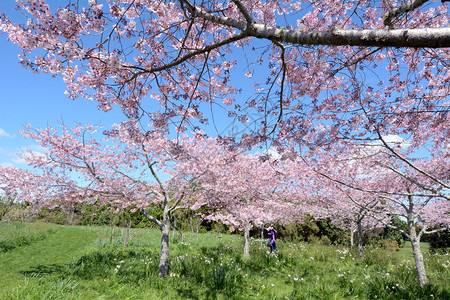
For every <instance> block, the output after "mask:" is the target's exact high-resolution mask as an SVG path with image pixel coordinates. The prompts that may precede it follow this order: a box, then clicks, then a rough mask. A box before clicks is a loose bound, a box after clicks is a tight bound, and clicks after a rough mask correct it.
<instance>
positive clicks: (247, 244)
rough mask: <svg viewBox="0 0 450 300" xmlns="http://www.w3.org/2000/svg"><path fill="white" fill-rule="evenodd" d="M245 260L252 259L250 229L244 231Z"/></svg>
mask: <svg viewBox="0 0 450 300" xmlns="http://www.w3.org/2000/svg"><path fill="white" fill-rule="evenodd" d="M244 258H250V228H248V229H245V231H244Z"/></svg>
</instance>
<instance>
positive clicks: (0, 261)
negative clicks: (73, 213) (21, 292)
mask: <svg viewBox="0 0 450 300" xmlns="http://www.w3.org/2000/svg"><path fill="white" fill-rule="evenodd" d="M27 225H29V226H30V227H31V230H30V231H32V230H33V229H32V228H33V226H32V225H31V224H27ZM41 225H42V226H41V227H40V228H38V229H36V230H42V231H50V232H48V233H47V235H46V237H45V238H44V239H42V240H39V241H35V242H32V243H30V244H29V245H25V246H21V247H18V248H16V249H13V250H11V251H8V252H4V253H0V291H4V290H6V289H8V288H11V287H13V286H15V285H17V284H18V283H19V282H21V281H22V280H23V279H24V278H26V277H29V276H30V274H32V273H52V272H53V271H55V270H57V269H58V268H60V267H62V266H63V265H64V264H67V263H68V262H70V261H76V260H77V259H79V258H80V257H81V256H82V255H83V254H84V253H85V252H86V250H87V248H89V247H91V246H92V244H93V242H94V241H95V240H96V239H98V237H99V232H100V231H99V228H89V227H69V226H56V225H50V224H48V225H47V224H45V225H44V224H41ZM25 226H26V225H25ZM38 227H39V226H38ZM48 227H51V230H49V229H48ZM0 233H1V234H5V233H4V232H1V231H0ZM0 295H1V294H0Z"/></svg>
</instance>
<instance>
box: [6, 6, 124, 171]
mask: <svg viewBox="0 0 450 300" xmlns="http://www.w3.org/2000/svg"><path fill="white" fill-rule="evenodd" d="M14 5H15V3H14V1H11V0H6V1H1V3H0V11H4V12H6V13H11V12H12V13H13V14H16V12H15V11H14V10H13V7H14ZM19 53H20V48H19V47H18V46H16V45H14V44H12V43H11V42H9V41H7V35H6V34H3V33H2V34H0V91H1V93H0V165H7V166H11V165H14V166H17V167H24V166H25V165H24V164H22V163H21V160H19V158H18V156H17V154H18V153H19V152H20V151H21V149H32V150H35V151H42V149H40V148H39V147H38V144H37V143H36V142H34V141H32V140H28V139H24V138H23V137H22V135H21V134H20V133H19V132H17V130H20V129H23V128H24V125H25V124H26V123H30V124H31V125H32V126H33V127H46V126H47V125H52V126H55V125H56V124H57V121H63V122H64V123H65V124H67V125H71V124H73V122H74V121H78V122H80V123H97V122H99V121H100V122H101V123H102V124H103V125H105V126H107V125H109V124H112V123H114V122H118V121H119V120H120V119H121V118H122V116H121V113H120V111H117V110H116V111H112V112H109V113H104V112H101V111H99V110H98V109H97V104H96V103H94V102H92V101H87V100H84V99H79V100H75V101H73V100H69V99H68V97H67V96H66V95H65V94H64V91H65V84H64V82H63V81H62V79H61V78H52V77H51V76H50V75H48V74H43V73H41V74H35V73H33V72H32V71H31V70H26V69H25V68H23V67H22V66H21V65H20V64H19V60H18V58H17V55H18V54H19Z"/></svg>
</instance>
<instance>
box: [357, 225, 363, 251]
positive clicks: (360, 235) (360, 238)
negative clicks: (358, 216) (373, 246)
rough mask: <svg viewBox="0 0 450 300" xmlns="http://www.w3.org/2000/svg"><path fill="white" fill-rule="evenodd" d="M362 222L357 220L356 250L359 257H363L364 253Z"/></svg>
mask: <svg viewBox="0 0 450 300" xmlns="http://www.w3.org/2000/svg"><path fill="white" fill-rule="evenodd" d="M361 223H362V222H361V221H360V220H358V252H359V259H363V257H364V253H363V231H362V224H361Z"/></svg>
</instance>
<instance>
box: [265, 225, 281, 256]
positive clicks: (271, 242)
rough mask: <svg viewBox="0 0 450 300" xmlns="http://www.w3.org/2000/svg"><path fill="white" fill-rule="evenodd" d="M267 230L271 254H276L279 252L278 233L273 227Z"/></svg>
mask: <svg viewBox="0 0 450 300" xmlns="http://www.w3.org/2000/svg"><path fill="white" fill-rule="evenodd" d="M266 230H267V234H268V236H269V242H268V243H267V246H268V247H270V253H272V252H274V251H275V253H276V252H277V251H278V249H277V244H276V242H275V235H276V234H277V231H276V230H275V228H273V227H272V226H269V227H268V228H266Z"/></svg>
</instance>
